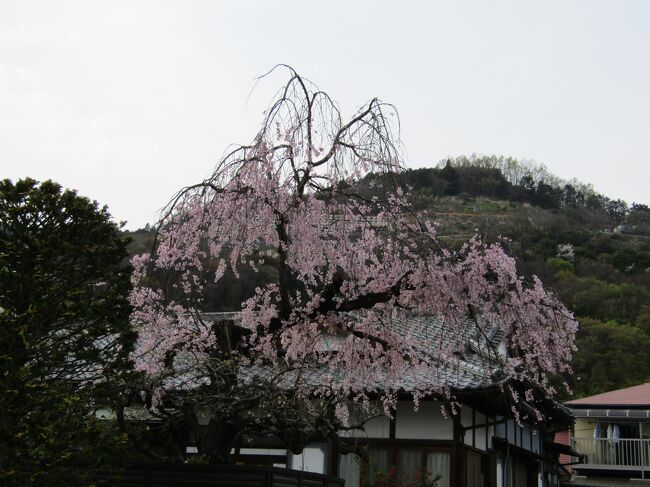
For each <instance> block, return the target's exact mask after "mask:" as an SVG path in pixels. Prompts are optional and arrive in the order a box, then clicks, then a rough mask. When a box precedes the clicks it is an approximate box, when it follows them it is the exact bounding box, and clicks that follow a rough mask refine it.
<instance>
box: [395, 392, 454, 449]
mask: <svg viewBox="0 0 650 487" xmlns="http://www.w3.org/2000/svg"><path fill="white" fill-rule="evenodd" d="M453 432H454V425H453V422H452V420H451V419H449V418H445V417H444V416H443V415H442V411H441V410H440V403H439V402H437V401H423V402H421V403H420V407H419V409H418V411H414V410H413V403H412V402H411V401H400V402H399V403H398V404H397V416H396V423H395V437H396V438H397V439H400V440H403V439H410V440H451V439H453Z"/></svg>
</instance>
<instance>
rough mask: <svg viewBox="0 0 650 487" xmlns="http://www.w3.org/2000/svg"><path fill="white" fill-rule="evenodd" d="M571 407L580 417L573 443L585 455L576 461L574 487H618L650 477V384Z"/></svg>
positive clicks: (604, 394) (574, 432)
mask: <svg viewBox="0 0 650 487" xmlns="http://www.w3.org/2000/svg"><path fill="white" fill-rule="evenodd" d="M566 406H567V407H569V408H570V410H571V412H572V413H573V415H574V416H575V418H576V419H575V425H574V428H573V430H572V431H571V432H570V435H569V438H568V440H569V442H570V445H571V446H572V448H573V449H574V450H575V451H576V452H577V453H579V454H580V455H581V456H580V457H579V458H573V462H576V463H575V464H574V465H572V467H571V468H572V470H573V474H574V475H573V478H572V481H571V483H572V484H573V485H590V486H591V485H617V486H618V485H624V483H623V482H626V480H624V479H632V478H641V479H650V382H649V383H646V384H641V385H638V386H634V387H627V388H625V389H619V390H616V391H611V392H605V393H603V394H596V395H594V396H589V397H584V398H582V399H576V400H574V401H569V402H567V403H566ZM567 460H568V458H567V457H564V463H569V462H568V461H567ZM648 483H649V484H650V481H649V482H648Z"/></svg>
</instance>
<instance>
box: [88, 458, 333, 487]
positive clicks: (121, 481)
mask: <svg viewBox="0 0 650 487" xmlns="http://www.w3.org/2000/svg"><path fill="white" fill-rule="evenodd" d="M102 477H103V478H97V481H96V483H95V485H97V486H116V487H117V486H119V487H199V486H200V487H344V485H343V484H344V481H343V480H342V479H340V478H337V477H330V476H328V475H322V474H317V473H310V472H302V471H300V470H289V469H285V468H275V467H256V466H245V465H188V464H169V465H158V464H156V465H153V464H152V465H140V466H138V467H134V468H130V469H128V470H125V471H123V472H120V473H119V474H116V475H111V476H106V477H104V476H102Z"/></svg>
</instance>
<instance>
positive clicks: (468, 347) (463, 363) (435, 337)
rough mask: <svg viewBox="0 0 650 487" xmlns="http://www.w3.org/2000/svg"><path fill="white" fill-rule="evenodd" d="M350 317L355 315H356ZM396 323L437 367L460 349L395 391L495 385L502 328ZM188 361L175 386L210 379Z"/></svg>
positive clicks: (287, 379) (311, 376)
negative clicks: (442, 352) (421, 386)
mask: <svg viewBox="0 0 650 487" xmlns="http://www.w3.org/2000/svg"><path fill="white" fill-rule="evenodd" d="M201 318H202V319H203V320H204V321H223V320H235V321H236V319H237V315H236V314H235V313H205V314H203V315H202V317H201ZM350 318H351V319H355V318H354V317H353V316H351V317H350ZM390 326H391V328H392V330H393V331H395V332H396V333H398V334H400V335H402V336H404V337H407V336H410V337H411V338H412V339H413V340H414V341H415V342H416V343H417V344H418V348H420V350H421V351H422V352H423V354H425V356H426V355H427V354H429V355H430V357H431V360H432V365H435V363H433V362H436V361H439V359H437V352H438V351H439V350H448V351H449V350H451V351H456V353H455V354H454V360H453V361H452V363H450V362H449V361H447V362H444V363H442V362H440V363H439V364H438V367H437V368H433V369H432V370H430V371H429V376H423V375H422V373H421V372H416V371H414V370H409V371H407V372H405V373H404V374H403V375H402V377H400V379H399V381H397V383H395V381H391V386H392V387H391V388H392V389H393V390H404V391H409V390H413V389H414V387H415V385H416V384H418V383H420V384H421V383H423V382H426V383H427V384H430V385H431V386H432V387H433V388H435V389H438V388H441V387H448V388H451V389H455V390H467V389H477V388H481V387H485V386H488V385H490V384H493V383H494V381H493V380H492V375H493V373H494V372H495V371H496V370H498V369H499V368H500V363H499V357H498V353H497V348H498V346H499V344H500V342H501V340H502V339H503V333H502V332H500V331H498V328H497V327H492V326H489V325H487V324H485V323H482V324H481V329H482V330H483V333H480V332H479V331H478V328H477V325H476V323H474V322H473V321H471V320H465V321H464V322H462V323H459V324H457V325H455V326H453V327H452V326H449V325H448V324H447V323H446V322H445V321H444V320H441V319H439V318H436V317H433V316H418V317H408V318H398V319H393V320H391V322H390ZM340 339H341V337H340V336H338V337H337V336H336V335H331V336H328V337H327V342H328V343H327V346H326V347H324V348H323V349H329V350H335V349H336V343H337V341H338V340H340ZM181 362H182V361H181ZM186 365H188V367H183V366H182V365H181V363H179V362H177V363H176V366H177V370H183V369H185V372H181V373H180V374H179V375H178V376H176V377H175V378H174V379H172V380H171V382H172V384H175V385H177V386H178V387H188V386H189V387H192V385H198V383H201V382H204V380H205V379H204V378H201V377H200V376H199V375H197V374H196V369H195V368H193V367H191V366H190V364H189V363H187V364H186ZM190 371H192V372H190ZM375 372H376V371H375ZM300 373H301V374H302V376H301V380H302V381H304V382H306V383H308V384H313V385H314V386H318V385H322V384H323V383H325V381H326V379H325V377H326V376H329V377H331V376H334V378H335V380H336V378H339V379H340V380H342V379H343V374H345V371H341V370H337V371H333V370H331V369H327V368H325V367H322V366H321V367H319V368H308V369H303V370H301V372H300ZM271 374H272V371H271V369H270V368H268V367H263V366H250V367H248V368H247V369H246V373H245V374H243V375H242V380H244V381H246V380H253V378H254V377H255V376H258V377H260V378H261V379H264V380H268V379H269V378H270V376H271ZM295 374H296V373H289V374H286V375H285V376H284V377H283V380H282V382H283V383H285V385H287V386H289V385H290V384H291V383H294V382H295V380H296V379H297V378H296V376H295ZM387 384H388V379H386V380H383V381H382V380H379V381H377V382H376V383H375V384H374V387H371V388H374V389H375V390H382V389H385V388H386V387H387ZM168 385H171V384H168Z"/></svg>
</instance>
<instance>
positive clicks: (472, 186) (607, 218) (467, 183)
mask: <svg viewBox="0 0 650 487" xmlns="http://www.w3.org/2000/svg"><path fill="white" fill-rule="evenodd" d="M391 177H394V176H393V175H375V174H373V175H370V176H368V177H367V178H366V179H365V180H364V181H362V184H361V187H360V189H361V190H362V191H365V192H368V193H372V189H371V188H370V186H371V184H370V183H372V182H374V181H377V180H381V179H384V180H385V179H386V178H391ZM397 184H401V185H404V186H406V187H408V188H411V189H412V190H413V191H415V204H416V207H418V208H420V209H424V208H427V207H430V206H431V205H433V204H435V198H437V197H443V196H460V197H463V198H475V197H484V198H493V199H499V200H508V201H513V202H522V203H528V204H530V205H534V206H538V207H541V208H544V209H549V210H560V209H570V210H586V211H590V212H593V213H597V214H599V215H601V216H602V220H601V222H602V225H603V226H607V227H611V228H614V227H616V226H618V225H621V224H623V223H629V224H630V225H633V226H634V227H635V228H634V229H635V230H636V231H638V232H645V233H647V234H650V208H648V206H647V205H644V204H639V203H633V204H632V205H631V206H630V205H628V204H627V203H626V202H625V201H623V200H621V199H612V198H608V197H607V196H605V195H603V194H600V193H598V192H597V191H595V190H594V189H593V187H591V186H590V185H587V184H584V183H581V182H580V181H577V180H575V179H574V180H571V181H564V180H562V179H560V178H558V177H557V176H555V175H553V174H552V173H550V172H549V171H548V169H547V168H546V167H545V166H544V165H542V164H536V163H534V162H529V161H517V160H516V159H513V158H506V157H496V156H489V157H487V156H485V157H476V156H472V157H465V156H460V157H456V158H450V159H446V160H443V161H441V162H440V163H439V164H438V165H437V167H430V168H420V169H408V170H406V171H405V172H404V173H402V174H400V175H399V177H398V181H397Z"/></svg>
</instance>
